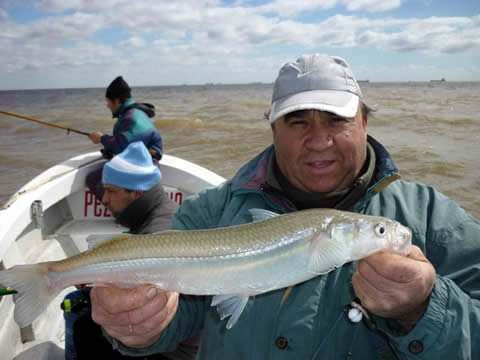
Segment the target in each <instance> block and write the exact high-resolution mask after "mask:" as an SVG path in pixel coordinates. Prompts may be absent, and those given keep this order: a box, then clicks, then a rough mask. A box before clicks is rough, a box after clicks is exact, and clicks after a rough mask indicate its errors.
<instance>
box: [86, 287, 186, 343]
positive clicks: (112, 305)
mask: <svg viewBox="0 0 480 360" xmlns="http://www.w3.org/2000/svg"><path fill="white" fill-rule="evenodd" d="M90 297H91V301H92V319H93V321H95V322H96V323H97V324H99V325H101V326H102V327H103V328H104V329H105V331H106V332H107V333H108V334H109V335H110V336H112V337H114V338H115V339H117V340H119V341H120V342H122V344H124V345H126V346H129V347H133V348H143V347H147V346H150V345H152V344H153V343H154V342H155V341H157V340H158V338H159V337H160V335H161V333H162V331H163V330H164V329H165V327H166V326H167V325H168V324H169V323H170V321H171V320H172V318H173V316H174V315H175V313H176V311H177V307H178V293H177V292H171V291H161V290H159V289H157V288H156V287H155V286H153V285H141V286H138V287H136V288H133V289H119V288H114V287H94V288H93V289H92V290H91V293H90Z"/></svg>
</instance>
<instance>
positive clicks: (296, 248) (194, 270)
mask: <svg viewBox="0 0 480 360" xmlns="http://www.w3.org/2000/svg"><path fill="white" fill-rule="evenodd" d="M250 211H251V213H252V216H253V218H254V219H256V220H258V221H255V222H253V223H249V224H244V225H237V226H231V227H226V228H218V229H209V230H191V231H166V232H162V233H156V234H149V235H119V236H115V237H114V238H112V239H109V240H106V241H104V242H102V243H100V244H98V245H97V246H95V247H94V248H92V249H89V250H88V251H86V252H84V253H81V254H79V255H76V256H73V257H70V258H68V259H64V260H60V261H52V262H47V263H40V264H34V265H18V266H14V267H13V268H11V269H8V270H5V271H0V283H2V284H4V285H7V286H9V287H12V288H15V289H16V290H17V291H18V292H19V298H18V299H17V303H16V308H15V320H16V321H17V323H18V324H19V325H21V326H26V325H28V324H29V323H31V322H32V321H33V320H34V319H35V318H36V317H37V316H38V315H39V314H40V313H41V312H42V311H43V310H44V308H45V307H46V306H47V305H48V303H49V302H50V301H51V300H52V299H53V298H54V297H55V296H56V294H58V293H59V292H60V291H61V290H62V289H63V288H65V287H68V286H70V285H76V284H83V283H87V284H93V285H106V284H113V285H117V286H121V287H131V286H136V285H139V284H144V283H153V284H155V285H156V286H158V287H159V288H161V289H165V290H175V291H179V292H181V293H185V294H193V295H214V298H213V301H212V305H216V306H217V309H218V312H219V314H220V315H221V318H222V319H223V318H225V317H228V316H230V318H229V320H228V323H227V328H230V327H232V326H233V324H235V322H236V321H237V320H238V318H239V316H240V314H241V312H242V311H243V309H244V307H245V305H246V302H247V300H248V297H249V296H251V295H257V294H262V293H264V292H267V291H271V290H274V289H279V288H283V287H287V286H290V285H295V284H297V283H299V282H303V281H305V280H308V279H311V278H312V277H314V276H318V275H320V274H324V273H327V272H329V271H331V270H333V269H335V268H337V267H339V266H342V265H343V264H345V263H346V262H349V261H352V260H356V259H360V258H363V257H365V256H368V255H370V254H372V253H374V252H376V251H379V250H387V251H391V252H394V253H397V254H400V255H406V254H408V252H409V250H410V247H411V232H410V230H409V229H407V228H405V227H403V226H402V225H401V224H399V223H397V222H395V221H392V220H389V219H386V218H381V217H372V216H366V215H361V214H355V213H350V212H343V211H338V210H331V209H311V210H303V211H298V212H294V213H290V214H284V215H277V214H274V213H271V212H269V211H266V210H261V209H251V210H250ZM36 299H41V300H36ZM227 300H228V301H227ZM232 302H233V304H234V306H231V304H232ZM226 304H229V305H226Z"/></svg>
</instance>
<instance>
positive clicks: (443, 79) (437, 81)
mask: <svg viewBox="0 0 480 360" xmlns="http://www.w3.org/2000/svg"><path fill="white" fill-rule="evenodd" d="M445 81H447V80H445V78H441V79H440V80H430V82H433V83H439V82H445Z"/></svg>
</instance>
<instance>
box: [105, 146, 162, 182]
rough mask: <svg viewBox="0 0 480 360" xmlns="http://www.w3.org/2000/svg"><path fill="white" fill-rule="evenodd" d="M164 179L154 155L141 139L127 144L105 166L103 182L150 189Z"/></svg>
mask: <svg viewBox="0 0 480 360" xmlns="http://www.w3.org/2000/svg"><path fill="white" fill-rule="evenodd" d="M160 180H162V173H161V172H160V170H159V169H158V167H157V166H155V165H154V164H153V161H152V156H151V155H150V153H149V152H148V150H147V148H146V147H145V145H144V144H143V142H141V141H136V142H133V143H131V144H129V145H128V146H127V148H126V149H125V150H123V151H122V152H121V153H120V154H118V155H117V156H115V157H114V158H113V159H112V160H110V161H109V162H107V163H106V164H105V166H104V168H103V175H102V182H103V183H104V184H111V185H115V186H119V187H121V188H124V189H128V190H142V191H146V190H150V189H151V188H152V187H153V186H155V185H156V184H158V183H159V182H160Z"/></svg>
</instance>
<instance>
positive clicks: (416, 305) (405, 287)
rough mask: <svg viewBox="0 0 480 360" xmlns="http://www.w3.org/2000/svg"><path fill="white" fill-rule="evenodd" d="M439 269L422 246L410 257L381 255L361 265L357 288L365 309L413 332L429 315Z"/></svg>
mask: <svg viewBox="0 0 480 360" xmlns="http://www.w3.org/2000/svg"><path fill="white" fill-rule="evenodd" d="M434 282H435V269H434V267H433V265H432V264H431V263H430V262H429V261H428V260H427V258H426V257H425V255H423V253H422V250H420V248H419V247H417V246H413V247H412V251H411V252H410V254H409V255H408V256H407V257H403V256H399V255H395V254H391V253H387V252H379V253H376V254H373V255H371V256H369V257H367V258H365V259H362V260H360V261H359V262H358V268H357V271H356V272H355V274H353V288H354V290H355V294H356V295H357V296H358V298H359V299H360V301H361V302H362V306H364V307H365V308H366V309H368V310H369V311H371V312H372V313H374V314H376V315H378V316H381V317H384V318H390V319H395V320H397V321H398V322H399V323H400V324H401V325H402V326H403V327H404V328H405V329H406V330H407V331H410V330H411V329H412V328H413V327H414V326H415V324H416V323H417V322H418V321H419V320H420V319H421V318H422V316H423V314H424V313H425V311H426V309H427V306H428V301H429V297H430V294H431V292H432V290H433V285H434Z"/></svg>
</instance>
